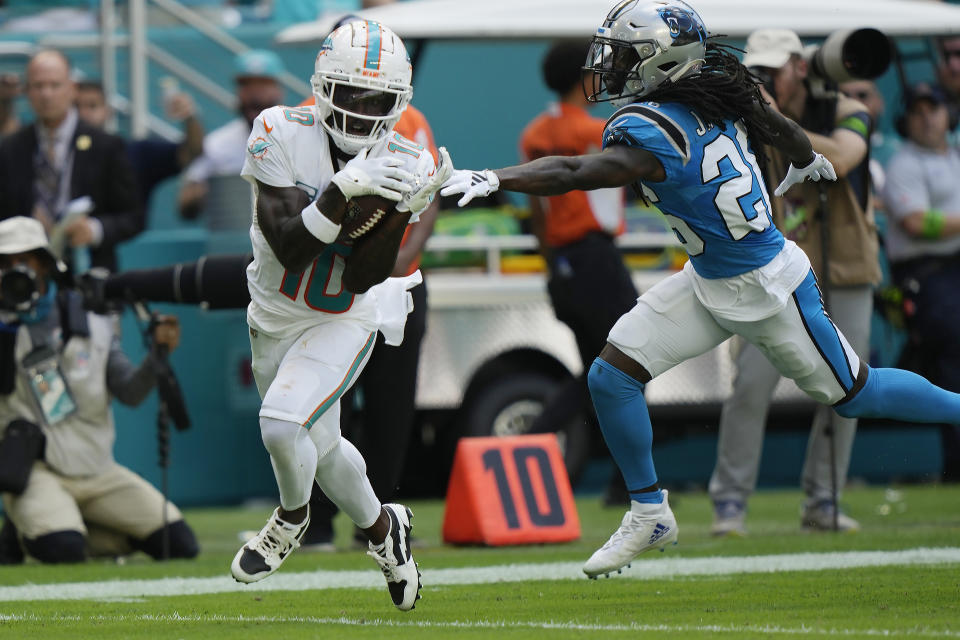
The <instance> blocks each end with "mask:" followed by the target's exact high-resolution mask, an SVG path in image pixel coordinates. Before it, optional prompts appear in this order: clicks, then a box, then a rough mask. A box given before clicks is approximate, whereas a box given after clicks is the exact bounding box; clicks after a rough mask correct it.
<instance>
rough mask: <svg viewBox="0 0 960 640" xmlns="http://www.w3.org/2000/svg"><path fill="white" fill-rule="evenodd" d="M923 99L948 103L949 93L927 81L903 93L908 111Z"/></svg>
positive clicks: (934, 102)
mask: <svg viewBox="0 0 960 640" xmlns="http://www.w3.org/2000/svg"><path fill="white" fill-rule="evenodd" d="M921 100H926V101H927V102H930V103H932V104H935V105H940V104H947V94H946V93H944V91H943V89H942V88H941V87H939V86H937V85H935V84H927V83H926V82H921V83H918V84H915V85H913V86H912V87H910V88H908V89H907V91H906V92H905V93H904V94H903V105H904V108H905V109H906V110H907V111H910V110H911V109H912V108H913V107H914V106H915V105H916V104H917V103H918V102H920V101H921Z"/></svg>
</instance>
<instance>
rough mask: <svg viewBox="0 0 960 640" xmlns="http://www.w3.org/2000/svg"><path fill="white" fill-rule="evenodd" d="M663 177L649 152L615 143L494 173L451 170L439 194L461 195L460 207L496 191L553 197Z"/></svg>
mask: <svg viewBox="0 0 960 640" xmlns="http://www.w3.org/2000/svg"><path fill="white" fill-rule="evenodd" d="M664 177H665V174H664V172H663V166H662V165H661V164H660V161H659V160H657V158H656V157H655V156H654V155H653V154H652V153H650V152H649V151H645V150H643V149H638V148H636V147H628V146H626V145H619V144H618V145H612V146H610V147H607V148H606V149H604V150H603V151H601V152H600V153H592V154H589V155H582V156H546V157H544V158H538V159H536V160H533V161H531V162H527V163H525V164H520V165H516V166H513V167H505V168H503V169H496V170H494V171H491V170H489V169H487V170H484V171H466V170H465V171H454V172H453V175H452V176H451V177H450V179H449V180H447V181H446V182H445V183H444V185H443V188H442V189H441V190H440V195H442V196H449V195H453V194H456V193H462V194H464V196H463V198H461V199H460V201H459V202H457V204H458V205H459V206H461V207H462V206H464V205H465V204H467V203H468V202H470V201H471V200H473V199H474V198H476V197H483V196H488V195H490V194H491V193H493V192H494V191H497V190H498V189H505V190H507V191H519V192H521V193H528V194H531V195H537V196H554V195H559V194H561V193H566V192H568V191H590V190H592V189H604V188H607V187H622V186H625V185H628V184H631V183H633V182H636V181H638V180H649V181H651V182H659V181H661V180H663V179H664Z"/></svg>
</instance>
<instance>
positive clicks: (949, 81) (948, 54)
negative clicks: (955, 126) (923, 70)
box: [937, 35, 960, 120]
mask: <svg viewBox="0 0 960 640" xmlns="http://www.w3.org/2000/svg"><path fill="white" fill-rule="evenodd" d="M939 45H940V64H939V65H938V66H937V76H938V78H939V80H940V86H941V87H942V88H943V89H944V90H945V92H946V98H947V106H948V107H949V109H950V117H951V118H953V119H954V120H955V119H957V118H960V36H958V35H953V36H946V37H944V38H941V39H940V40H939Z"/></svg>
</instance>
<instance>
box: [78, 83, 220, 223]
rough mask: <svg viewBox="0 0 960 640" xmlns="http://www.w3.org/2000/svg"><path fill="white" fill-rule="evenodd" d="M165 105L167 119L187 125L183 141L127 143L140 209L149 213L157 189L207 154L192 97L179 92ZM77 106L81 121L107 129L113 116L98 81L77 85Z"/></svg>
mask: <svg viewBox="0 0 960 640" xmlns="http://www.w3.org/2000/svg"><path fill="white" fill-rule="evenodd" d="M164 102H165V108H166V111H167V117H168V118H170V119H171V120H174V121H177V122H182V123H183V128H184V137H183V140H182V141H181V142H170V141H169V140H162V139H159V138H143V139H141V140H128V141H127V155H128V156H129V157H130V162H131V164H132V165H133V170H134V173H135V175H136V178H137V186H138V187H139V194H140V206H141V207H142V208H143V210H144V211H147V207H148V205H149V203H150V195H151V194H152V193H153V190H154V189H155V188H156V187H157V185H159V184H160V183H161V182H163V181H164V180H166V179H167V178H171V177H173V176H175V175H179V174H180V172H181V171H182V170H183V169H184V168H185V167H186V166H187V165H189V164H190V163H191V162H192V161H193V160H194V159H195V158H197V157H198V156H199V155H200V154H201V153H203V125H202V124H201V123H200V120H199V119H198V118H197V116H196V107H195V105H194V103H193V98H191V97H190V94H188V93H184V92H182V91H178V92H176V93H174V94H172V95H170V96H169V97H167V98H166V99H165V101H164ZM76 106H77V114H78V115H79V116H80V119H81V120H83V121H84V122H86V123H87V124H89V125H91V126H94V127H97V128H98V129H104V128H105V127H106V125H107V121H108V120H109V119H110V117H111V115H112V114H111V109H110V105H109V104H107V98H106V95H105V94H104V92H103V85H102V84H100V83H99V82H96V81H91V80H84V81H80V82H78V83H77V100H76Z"/></svg>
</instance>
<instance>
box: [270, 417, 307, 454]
mask: <svg viewBox="0 0 960 640" xmlns="http://www.w3.org/2000/svg"><path fill="white" fill-rule="evenodd" d="M302 428H303V427H301V426H300V425H299V424H297V423H296V422H290V421H288V420H277V419H275V418H264V417H262V416H261V418H260V439H261V440H263V446H264V447H266V449H267V451H268V452H270V454H271V455H273V454H274V453H275V452H284V451H287V450H291V449H293V448H294V447H295V446H296V445H295V443H296V441H297V436H298V435H299V433H300V429H302Z"/></svg>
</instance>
